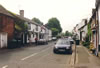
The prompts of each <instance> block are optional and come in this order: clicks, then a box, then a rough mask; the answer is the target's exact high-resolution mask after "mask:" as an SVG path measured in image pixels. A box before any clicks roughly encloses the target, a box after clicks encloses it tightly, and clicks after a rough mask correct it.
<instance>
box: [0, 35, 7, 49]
mask: <svg viewBox="0 0 100 68" xmlns="http://www.w3.org/2000/svg"><path fill="white" fill-rule="evenodd" d="M0 44H1V45H0V48H4V47H7V33H0Z"/></svg>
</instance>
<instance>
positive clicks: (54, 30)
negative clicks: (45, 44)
mask: <svg viewBox="0 0 100 68" xmlns="http://www.w3.org/2000/svg"><path fill="white" fill-rule="evenodd" d="M51 30H52V36H53V37H55V36H57V34H58V32H59V30H58V29H56V28H51Z"/></svg>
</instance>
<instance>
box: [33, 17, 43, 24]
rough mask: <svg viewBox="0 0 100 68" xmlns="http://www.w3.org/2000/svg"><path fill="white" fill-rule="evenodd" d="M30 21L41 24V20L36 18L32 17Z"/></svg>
mask: <svg viewBox="0 0 100 68" xmlns="http://www.w3.org/2000/svg"><path fill="white" fill-rule="evenodd" d="M32 21H34V22H36V23H38V24H41V25H43V22H41V21H40V20H39V19H38V18H33V19H32Z"/></svg>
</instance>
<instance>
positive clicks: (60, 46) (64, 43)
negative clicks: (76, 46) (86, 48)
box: [53, 39, 72, 54]
mask: <svg viewBox="0 0 100 68" xmlns="http://www.w3.org/2000/svg"><path fill="white" fill-rule="evenodd" d="M61 51H64V52H67V53H70V54H72V44H71V43H70V41H69V40H68V39H59V40H58V41H57V43H56V44H55V46H54V49H53V52H54V53H58V52H61Z"/></svg>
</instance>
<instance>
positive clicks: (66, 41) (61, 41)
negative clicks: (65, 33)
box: [57, 39, 70, 45]
mask: <svg viewBox="0 0 100 68" xmlns="http://www.w3.org/2000/svg"><path fill="white" fill-rule="evenodd" d="M57 44H62V45H63V44H65V45H70V42H69V40H66V39H61V40H58V42H57Z"/></svg>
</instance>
